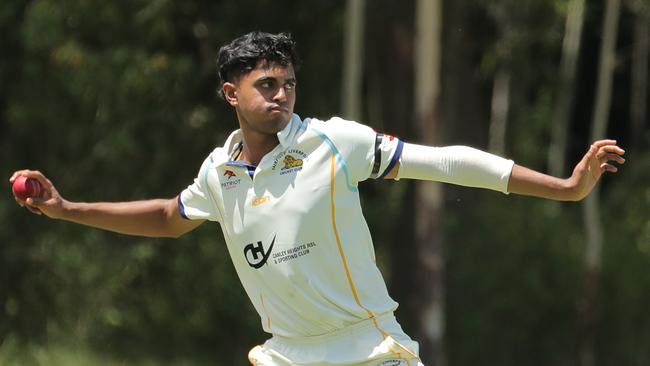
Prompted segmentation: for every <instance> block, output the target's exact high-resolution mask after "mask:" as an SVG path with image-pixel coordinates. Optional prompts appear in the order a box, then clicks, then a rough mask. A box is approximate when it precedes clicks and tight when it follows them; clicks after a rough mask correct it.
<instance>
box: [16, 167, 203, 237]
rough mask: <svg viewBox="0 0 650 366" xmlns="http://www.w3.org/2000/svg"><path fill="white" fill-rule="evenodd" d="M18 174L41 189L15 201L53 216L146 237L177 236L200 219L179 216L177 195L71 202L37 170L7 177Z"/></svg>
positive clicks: (197, 223)
mask: <svg viewBox="0 0 650 366" xmlns="http://www.w3.org/2000/svg"><path fill="white" fill-rule="evenodd" d="M19 176H25V177H28V178H32V179H36V180H38V182H39V184H40V185H41V193H40V195H39V196H38V197H34V198H28V199H27V200H26V201H22V200H20V199H19V198H16V201H17V202H18V203H19V204H20V205H22V206H25V207H26V208H27V209H29V210H30V211H31V212H33V213H36V214H39V215H40V214H44V215H46V216H48V217H50V218H53V219H61V220H66V221H71V222H75V223H78V224H82V225H87V226H92V227H96V228H100V229H104V230H110V231H114V232H118V233H122V234H129V235H138V236H149V237H179V236H181V235H182V234H184V233H186V232H188V231H191V230H193V229H195V228H196V227H198V226H199V225H200V224H201V223H202V222H203V221H201V220H186V219H183V218H182V217H181V215H180V213H179V211H178V201H177V198H171V199H154V200H146V201H134V202H96V203H83V202H71V201H68V200H66V199H64V198H63V197H62V196H61V195H60V194H59V192H58V191H57V189H56V188H55V187H54V185H53V184H52V182H51V181H50V180H49V179H47V177H45V176H44V175H43V174H42V173H41V172H38V171H32V170H21V171H17V172H15V173H14V174H13V175H12V176H11V178H10V179H9V181H10V182H12V183H13V181H14V180H15V179H16V178H17V177H19Z"/></svg>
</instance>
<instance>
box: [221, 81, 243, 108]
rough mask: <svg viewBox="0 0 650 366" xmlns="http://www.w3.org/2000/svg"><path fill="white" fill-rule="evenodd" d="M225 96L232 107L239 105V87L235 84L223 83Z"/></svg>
mask: <svg viewBox="0 0 650 366" xmlns="http://www.w3.org/2000/svg"><path fill="white" fill-rule="evenodd" d="M223 96H224V98H225V99H226V102H228V104H230V105H231V106H233V107H236V106H237V105H238V104H239V101H238V100H237V86H236V85H235V84H233V83H229V82H225V83H223Z"/></svg>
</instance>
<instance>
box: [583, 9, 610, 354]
mask: <svg viewBox="0 0 650 366" xmlns="http://www.w3.org/2000/svg"><path fill="white" fill-rule="evenodd" d="M619 12H620V0H607V1H606V8H605V15H604V18H603V40H602V44H601V49H600V58H599V62H600V67H599V69H598V86H597V88H596V101H595V104H594V113H593V121H592V125H591V134H590V137H591V138H590V140H591V141H595V140H597V139H602V138H604V137H606V136H605V134H606V131H607V121H608V120H609V113H610V107H611V96H612V80H613V73H614V67H615V64H616V39H617V33H618V20H619V15H620V14H619ZM599 192H600V185H598V186H596V187H595V189H594V190H593V191H592V192H591V194H590V195H589V196H588V197H587V198H586V199H585V201H584V204H583V206H582V207H583V212H584V223H585V231H586V234H587V235H586V243H585V244H586V247H585V257H584V258H585V268H584V270H585V272H584V283H583V286H584V287H583V293H582V295H581V298H580V299H579V305H578V357H579V362H580V365H581V366H594V365H595V364H596V359H595V349H594V347H595V344H594V341H595V328H596V323H597V321H598V320H597V319H596V304H597V301H598V292H599V291H598V289H599V287H600V285H599V278H600V272H601V264H602V260H603V259H602V247H603V224H602V218H601V211H600V197H599Z"/></svg>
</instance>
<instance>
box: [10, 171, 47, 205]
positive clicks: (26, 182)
mask: <svg viewBox="0 0 650 366" xmlns="http://www.w3.org/2000/svg"><path fill="white" fill-rule="evenodd" d="M11 190H12V191H14V195H15V196H16V197H18V198H19V199H21V200H23V201H25V200H27V199H28V198H29V197H38V195H39V194H40V193H41V185H40V183H38V181H37V180H36V179H32V178H27V177H25V176H22V175H21V176H20V177H18V178H16V180H14V184H13V185H12V186H11Z"/></svg>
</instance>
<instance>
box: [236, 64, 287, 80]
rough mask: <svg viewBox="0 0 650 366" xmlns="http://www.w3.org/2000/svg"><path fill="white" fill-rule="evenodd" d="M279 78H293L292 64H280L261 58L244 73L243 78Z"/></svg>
mask: <svg viewBox="0 0 650 366" xmlns="http://www.w3.org/2000/svg"><path fill="white" fill-rule="evenodd" d="M269 77H271V78H280V79H292V78H295V77H296V76H295V71H294V69H293V65H291V64H288V65H282V64H279V63H277V62H272V61H271V62H269V61H266V60H262V61H260V62H258V63H257V66H256V67H255V68H254V69H253V70H251V71H250V72H249V73H248V74H246V75H244V76H243V78H247V79H251V80H257V79H260V78H269Z"/></svg>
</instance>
